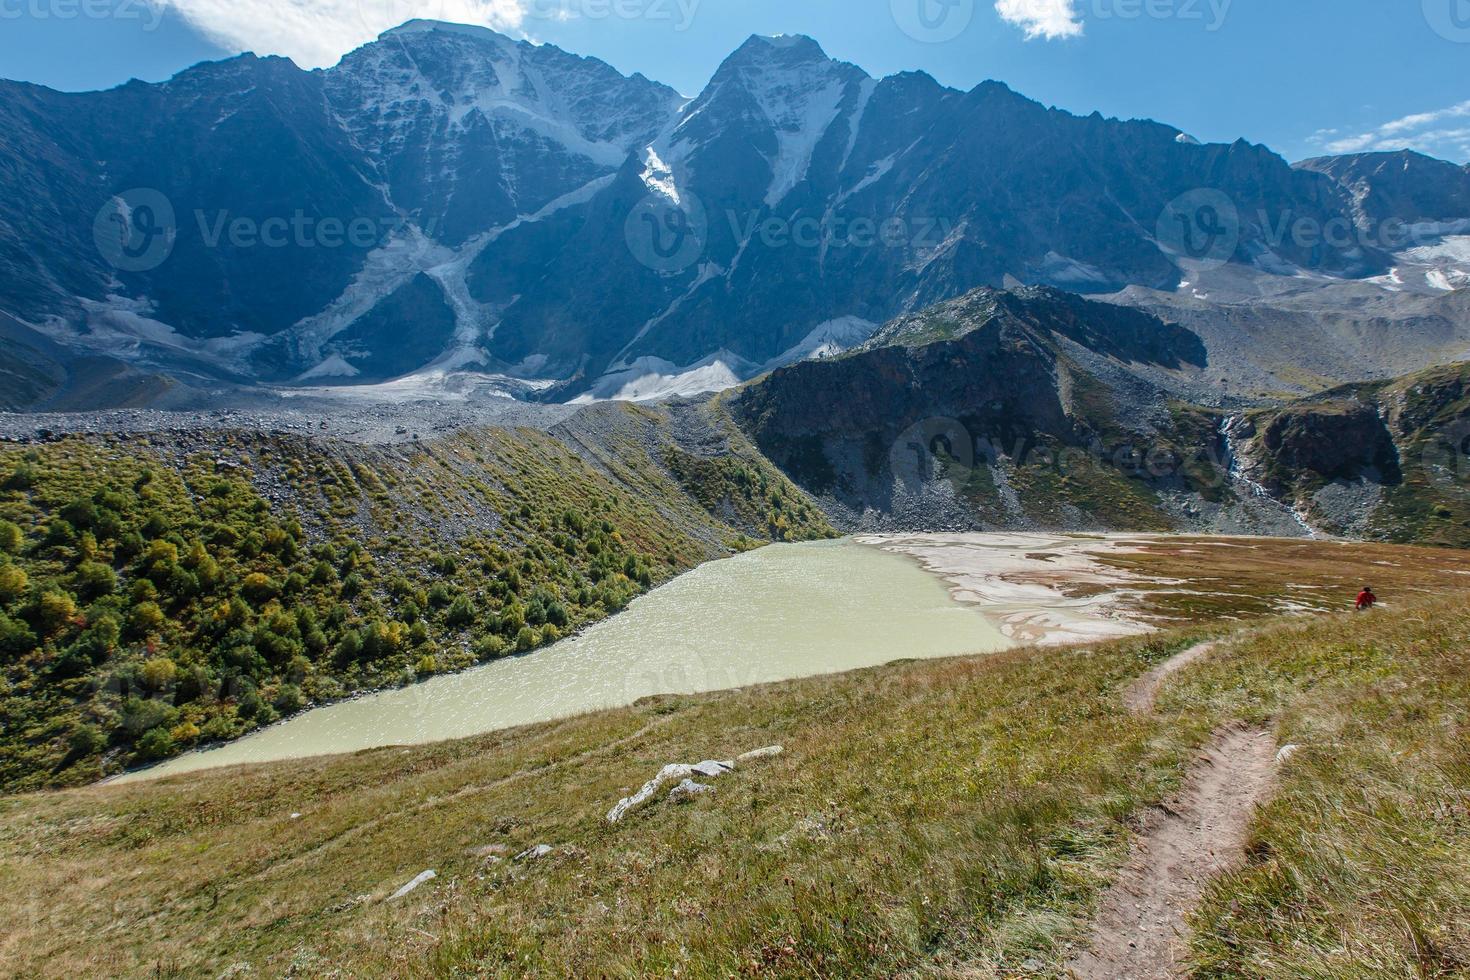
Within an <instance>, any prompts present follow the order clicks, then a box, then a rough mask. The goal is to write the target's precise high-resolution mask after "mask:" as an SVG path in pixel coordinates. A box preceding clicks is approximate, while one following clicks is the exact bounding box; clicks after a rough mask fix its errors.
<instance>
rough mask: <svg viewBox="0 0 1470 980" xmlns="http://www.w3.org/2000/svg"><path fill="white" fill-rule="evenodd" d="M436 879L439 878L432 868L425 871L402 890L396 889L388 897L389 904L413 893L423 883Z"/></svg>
mask: <svg viewBox="0 0 1470 980" xmlns="http://www.w3.org/2000/svg"><path fill="white" fill-rule="evenodd" d="M437 877H439V872H437V871H435V870H433V869H432V868H430V869H429V870H428V871H425V872H423V873H421V874H420V875H419V876H418V877H417V878H415V879H414V880H413V881H410V882H409V883H408V884H406V885H404V886H403V887H402V888H400V889H398V890H397V891H396V892H394V893H393V894H392V895H389V896H388V901H390V902H392V901H396V900H398V899H400V898H402V897H403V896H405V895H407V894H408V893H409V892H411V891H413V890H414V889H415V888H417V887H418V886H419V885H422V884H423V883H424V882H426V881H433V880H434V879H435V878H437Z"/></svg>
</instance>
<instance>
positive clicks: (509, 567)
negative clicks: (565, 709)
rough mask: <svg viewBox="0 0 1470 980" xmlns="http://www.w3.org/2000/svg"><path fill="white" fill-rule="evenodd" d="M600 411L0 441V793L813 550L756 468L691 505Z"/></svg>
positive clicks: (500, 651) (806, 511) (541, 639)
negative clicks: (479, 422)
mask: <svg viewBox="0 0 1470 980" xmlns="http://www.w3.org/2000/svg"><path fill="white" fill-rule="evenodd" d="M608 411H609V413H610V414H611V415H612V416H613V417H612V418H611V420H610V422H609V425H610V434H609V435H607V436H606V437H605V438H604V439H603V441H602V442H601V443H600V444H598V443H591V442H587V441H585V440H584V441H581V442H577V443H575V444H574V445H568V444H567V443H566V442H564V441H563V439H562V438H559V437H558V436H557V435H552V434H547V433H544V432H538V431H532V430H521V431H515V432H509V431H504V430H487V431H482V432H466V433H461V434H457V435H455V436H453V437H452V438H448V439H444V440H441V441H435V442H427V443H413V444H409V445H403V446H394V447H367V446H360V445H352V444H347V443H339V442H331V441H326V440H306V439H300V438H292V437H286V436H264V435H258V434H249V435H247V434H243V433H209V434H198V433H193V434H189V433H182V434H170V435H166V436H159V435H154V436H138V437H105V438H104V437H98V438H80V437H75V438H65V439H62V440H60V441H57V442H51V443H47V444H43V445H36V446H29V447H22V446H3V447H0V666H3V675H0V717H3V718H4V722H5V724H4V735H3V738H0V789H10V790H16V789H22V790H23V789H28V788H37V787H42V786H54V785H70V784H76V783H81V782H85V781H88V780H92V779H95V778H97V777H98V776H100V775H102V774H104V773H107V772H114V771H117V770H118V769H120V768H121V767H123V766H126V765H129V764H133V763H138V762H146V761H150V760H154V759H162V758H166V757H168V756H170V755H174V754H176V753H178V752H179V751H182V750H184V749H187V748H190V747H192V746H195V745H198V744H201V743H204V742H210V741H220V740H227V739H231V738H235V737H237V736H239V735H241V734H244V733H245V732H248V731H250V730H252V729H254V728H256V727H258V726H260V725H264V724H268V723H270V722H272V721H274V720H276V719H277V718H278V717H279V716H281V715H285V714H290V713H291V712H294V711H297V710H299V709H301V708H302V707H304V706H306V705H309V704H312V703H317V702H323V701H329V700H332V699H336V698H340V697H343V696H345V695H347V694H350V693H352V692H355V691H361V690H366V689H371V688H377V687H382V686H385V685H396V684H405V683H410V682H412V681H414V680H417V679H420V678H423V677H426V676H428V675H432V674H435V673H440V672H444V671H452V670H458V669H462V668H464V667H467V666H470V665H471V664H474V663H476V662H478V661H483V660H485V659H488V658H492V657H498V656H502V655H505V654H508V653H512V652H516V651H525V650H529V649H532V648H535V647H539V646H543V645H545V644H548V643H551V642H554V641H555V640H556V639H558V638H559V637H561V636H564V635H566V634H568V633H569V632H572V631H574V630H576V629H578V628H579V627H581V626H583V625H585V624H587V623H589V622H591V621H593V620H596V619H599V618H601V617H604V616H606V615H608V614H610V613H613V612H616V611H617V610H619V609H621V608H622V607H623V606H624V605H625V604H626V603H627V602H628V600H629V599H630V598H631V597H633V596H635V595H637V594H638V593H640V592H642V591H644V590H646V589H648V588H649V587H651V586H652V585H654V584H656V583H658V582H661V581H663V580H665V579H667V578H669V577H671V576H673V575H674V574H676V573H678V572H680V571H683V570H686V569H688V568H690V567H692V566H693V565H695V564H697V563H699V562H701V561H704V560H707V559H708V558H711V557H714V556H716V555H718V554H723V553H725V552H726V551H727V550H728V549H729V548H730V547H744V546H748V545H751V544H754V543H756V542H757V541H759V540H762V539H765V538H766V537H767V536H768V535H769V534H772V533H774V532H779V533H780V535H781V536H783V537H788V538H801V537H809V536H820V535H824V534H827V533H830V531H829V529H828V528H827V527H826V524H825V522H824V521H823V520H822V519H821V517H820V516H819V515H818V514H816V513H815V512H814V511H812V510H811V508H810V507H809V506H808V505H807V504H806V503H805V502H804V498H803V497H802V495H801V494H800V492H799V491H797V490H795V489H794V488H793V487H791V486H790V484H788V483H787V482H786V481H785V480H784V479H783V478H782V477H780V475H779V474H776V473H775V472H774V471H773V470H771V469H770V468H769V466H768V465H766V464H764V463H763V461H761V460H759V459H758V458H754V459H751V460H749V461H741V460H739V459H735V460H732V461H731V465H735V466H738V467H740V469H741V471H742V472H744V473H748V474H750V476H749V478H748V479H750V480H752V481H754V485H758V486H761V487H762V488H764V491H763V493H762V495H761V496H760V497H759V498H758V499H750V500H744V501H742V506H741V507H740V508H738V509H737V510H734V511H732V512H730V513H728V514H726V513H723V512H720V511H718V510H716V509H713V508H712V509H711V510H706V508H705V506H704V505H703V504H701V502H700V501H699V500H697V499H695V498H694V497H692V496H690V495H689V493H688V492H687V488H688V487H689V485H690V484H691V480H693V481H694V482H696V483H697V478H698V475H697V474H696V475H694V476H693V477H691V476H690V475H689V474H686V473H685V472H684V471H683V469H682V468H677V469H676V471H675V472H677V473H678V476H677V477H676V476H675V474H674V472H671V471H670V468H669V467H668V466H667V465H666V464H665V463H664V461H663V460H662V458H661V457H662V455H663V453H662V452H661V451H658V450H655V451H653V452H650V451H649V450H648V448H647V446H650V445H652V446H657V445H659V428H658V420H657V419H648V418H643V417H637V418H626V419H624V418H618V417H617V416H619V415H623V414H629V413H634V412H635V410H633V409H617V408H614V409H609V410H608ZM619 423H627V424H629V425H632V426H634V427H635V429H634V431H636V432H639V433H640V434H641V437H642V439H643V441H639V440H637V439H633V438H631V436H628V434H627V432H625V431H624V429H623V428H619V427H618V424H619ZM642 430H648V431H642ZM681 481H682V482H681ZM710 502H711V503H717V502H718V501H716V500H714V499H713V498H711V501H710Z"/></svg>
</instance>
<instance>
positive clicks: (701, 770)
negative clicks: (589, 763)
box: [607, 745, 782, 823]
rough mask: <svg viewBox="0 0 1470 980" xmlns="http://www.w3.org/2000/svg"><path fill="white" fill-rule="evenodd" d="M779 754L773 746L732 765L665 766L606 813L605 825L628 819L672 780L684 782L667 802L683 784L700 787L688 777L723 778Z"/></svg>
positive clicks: (743, 756)
mask: <svg viewBox="0 0 1470 980" xmlns="http://www.w3.org/2000/svg"><path fill="white" fill-rule="evenodd" d="M781 752H782V748H781V746H779V745H772V746H769V747H767V748H764V749H756V750H755V751H753V752H746V753H745V754H744V755H741V756H738V757H737V758H736V759H735V760H734V761H733V762H715V761H706V762H700V763H698V764H696V765H692V766H690V765H684V764H681V763H674V764H672V765H667V766H664V767H663V768H662V769H660V770H659V771H658V775H657V776H654V777H653V778H652V779H650V780H649V781H648V782H646V783H644V784H643V788H642V789H640V790H639V791H638V792H636V793H634V794H633V795H632V796H626V797H624V798H623V799H621V800H619V801H618V803H617V806H615V807H613V808H612V809H611V810H609V811H608V812H607V822H608V823H617V822H618V821H619V820H621V819H623V818H624V817H625V816H627V815H628V813H629V811H631V810H634V809H636V808H637V807H640V806H642V805H643V804H644V803H647V802H648V801H649V800H651V799H653V797H654V796H655V795H656V794H657V793H658V791H659V790H661V789H662V788H663V787H664V786H666V785H668V784H669V783H672V782H674V781H675V780H683V783H680V784H679V785H678V786H677V787H675V790H674V792H673V793H670V794H669V797H670V799H672V798H674V795H675V793H678V792H679V790H681V789H683V788H684V783H687V784H689V785H690V786H701V785H702V784H700V783H696V782H694V781H693V780H692V779H690V778H689V777H691V776H703V777H704V778H705V779H715V778H717V777H719V776H723V775H724V774H725V773H727V772H732V771H734V769H735V767H736V766H737V765H741V764H744V763H748V762H754V761H757V760H759V759H769V758H770V757H772V756H776V755H780V754H781ZM713 788H714V787H712V786H705V787H704V788H702V789H700V790H697V791H696V792H697V793H703V792H708V791H709V790H711V789H713ZM680 795H681V797H685V798H687V796H688V795H694V794H680Z"/></svg>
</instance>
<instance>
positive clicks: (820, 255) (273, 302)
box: [0, 21, 1470, 407]
mask: <svg viewBox="0 0 1470 980" xmlns="http://www.w3.org/2000/svg"><path fill="white" fill-rule="evenodd" d="M0 150H3V153H0V159H3V163H0V312H3V313H6V314H9V316H10V317H12V318H13V320H7V321H6V324H7V326H6V330H5V331H0V351H3V352H8V353H9V354H10V356H11V357H12V358H15V359H18V360H19V361H23V362H24V370H21V369H19V368H18V369H17V372H18V373H20V374H24V375H25V377H26V378H27V379H28V381H27V383H28V384H29V385H31V386H32V387H33V388H34V389H35V392H36V393H35V395H34V397H29V396H27V397H22V396H19V395H12V396H11V397H10V402H11V404H12V407H27V406H33V405H45V404H48V399H50V400H51V403H53V404H59V403H57V402H55V401H54V400H55V399H56V398H60V397H61V395H59V394H57V393H58V392H62V391H67V392H73V393H75V391H77V390H84V391H86V392H90V393H91V394H90V395H89V396H88V398H90V399H91V401H92V402H96V403H113V402H116V401H118V400H119V399H120V398H122V397H123V395H122V394H119V391H120V390H121V391H123V392H126V393H127V395H126V397H128V398H131V399H134V400H138V399H141V400H145V401H146V400H148V399H153V398H156V397H157V395H156V391H157V390H163V391H173V392H175V393H177V392H179V391H180V390H183V389H186V388H190V386H193V387H194V388H199V389H203V390H207V389H210V388H211V386H215V387H217V386H219V385H222V384H227V385H235V386H241V387H246V388H248V387H251V386H257V385H260V384H270V385H277V386H301V385H308V386H327V385H348V386H358V385H366V384H373V383H377V382H383V381H387V380H390V379H400V378H404V377H405V376H407V377H409V378H411V379H419V382H421V383H422V384H423V385H424V390H425V391H430V392H431V391H432V385H433V383H435V381H436V379H443V378H444V377H446V376H450V375H455V374H458V373H462V372H466V371H469V372H478V373H481V374H485V375H490V376H492V377H493V379H494V383H495V384H496V385H497V386H499V387H500V388H501V389H503V390H505V391H507V392H510V393H513V394H517V395H520V396H523V397H538V398H548V399H559V400H570V399H575V398H608V397H634V398H637V397H649V396H654V395H658V394H662V393H667V392H681V391H682V392H695V391H701V390H711V389H717V388H722V387H728V386H730V385H732V384H735V383H737V382H739V381H741V380H744V379H747V378H750V377H753V376H755V375H758V374H760V373H762V372H764V371H767V370H771V369H773V368H776V367H780V366H782V365H786V364H791V363H794V362H797V361H801V360H803V359H807V358H811V357H822V356H829V355H831V354H834V353H837V352H840V351H842V350H845V349H848V348H850V347H852V346H854V345H857V344H860V343H862V342H863V341H864V340H866V339H867V338H868V337H869V335H870V334H871V333H872V332H873V330H875V329H876V325H877V324H879V323H883V322H886V321H888V320H889V319H891V318H893V317H896V316H901V315H903V314H906V313H911V312H916V311H919V310H921V309H924V308H926V307H928V306H930V305H932V304H934V303H937V302H941V301H945V300H948V299H951V298H953V297H956V296H959V295H962V294H964V293H966V292H967V291H969V290H971V289H974V288H976V287H1016V286H1021V285H1045V286H1054V287H1059V288H1063V289H1067V290H1071V291H1074V292H1083V293H1088V294H1095V295H1111V298H1112V299H1113V300H1114V301H1116V302H1123V303H1129V304H1133V305H1138V306H1141V307H1144V308H1146V309H1148V310H1150V311H1151V312H1154V313H1157V314H1159V315H1162V316H1163V317H1164V318H1165V319H1166V320H1174V321H1177V322H1180V323H1183V324H1184V325H1186V326H1188V327H1189V328H1190V329H1191V330H1195V332H1196V333H1198V334H1199V335H1200V336H1201V337H1203V338H1204V342H1205V346H1206V351H1205V358H1204V359H1203V361H1202V363H1200V364H1199V365H1196V369H1197V370H1196V374H1197V375H1198V377H1199V380H1200V382H1201V383H1202V384H1219V383H1220V382H1221V381H1222V379H1223V378H1224V377H1226V376H1233V377H1236V378H1237V379H1240V387H1241V388H1242V389H1243V390H1245V391H1254V392H1257V393H1259V392H1270V391H1308V390H1313V389H1315V388H1320V387H1322V386H1324V385H1325V384H1326V383H1330V382H1333V381H1340V380H1352V379H1358V378H1365V377H1377V376H1384V375H1387V374H1390V373H1403V372H1406V371H1409V370H1413V369H1416V368H1419V367H1423V366H1426V365H1428V364H1432V363H1435V362H1437V361H1442V360H1448V359H1453V358H1455V357H1458V356H1463V354H1464V353H1466V352H1467V351H1470V323H1467V322H1466V319H1465V317H1464V311H1465V305H1466V304H1465V302H1464V298H1463V295H1462V294H1459V293H1457V290H1460V289H1461V287H1463V286H1465V285H1466V284H1467V283H1470V168H1465V167H1460V166H1456V165H1454V164H1450V163H1446V162H1443V161H1438V160H1433V159H1430V158H1428V157H1423V156H1419V155H1417V154H1411V153H1396V154H1373V155H1360V156H1351V157H1336V158H1325V159H1320V160H1311V161H1306V162H1304V163H1302V164H1300V165H1297V166H1295V167H1294V166H1291V165H1289V164H1288V163H1287V162H1286V161H1285V160H1283V159H1281V158H1280V157H1279V156H1277V155H1275V154H1274V153H1272V152H1271V151H1270V150H1268V149H1266V148H1265V147H1262V146H1258V145H1252V144H1249V143H1246V142H1244V141H1241V142H1236V143H1233V144H1229V145H1223V144H1214V145H1201V144H1199V143H1198V142H1196V141H1195V140H1193V139H1192V138H1190V137H1189V136H1188V135H1186V134H1184V133H1182V132H1180V131H1179V130H1178V129H1175V128H1173V127H1170V126H1166V125H1162V124H1159V123H1155V122H1149V121H1120V120H1115V119H1105V118H1103V117H1101V116H1100V115H1097V114H1094V115H1092V116H1087V117H1078V116H1074V115H1071V114H1069V113H1066V112H1062V111H1060V110H1056V109H1048V108H1046V107H1044V106H1042V105H1040V104H1038V103H1036V102H1033V101H1031V100H1029V99H1026V98H1024V97H1022V96H1020V95H1018V94H1016V93H1015V92H1012V91H1011V90H1010V89H1008V88H1007V87H1006V86H1004V85H1002V84H999V83H995V82H987V83H984V84H982V85H980V86H978V87H977V88H975V89H974V90H972V91H970V92H960V91H955V90H953V89H948V88H945V87H943V86H941V85H939V84H938V83H937V82H935V81H934V80H933V79H932V78H930V77H929V76H927V75H924V74H922V73H904V74H900V75H895V76H892V77H888V78H884V79H874V78H871V77H870V76H868V75H867V74H866V73H865V72H863V71H862V70H861V69H859V68H858V67H856V66H854V65H851V64H846V63H843V62H840V61H835V60H833V59H830V58H828V57H827V56H826V55H825V54H824V53H823V51H822V49H821V48H820V47H819V46H818V45H817V43H816V42H815V41H812V40H811V39H809V38H805V37H777V38H762V37H754V38H751V39H750V40H749V41H747V42H746V43H745V44H744V45H742V46H741V47H740V49H739V50H737V51H736V52H735V53H734V54H732V55H731V56H730V57H729V58H728V59H727V60H726V61H725V63H724V64H723V65H721V67H720V68H719V70H718V71H717V72H716V73H715V75H714V77H713V78H712V79H711V81H710V83H709V85H708V86H707V87H706V88H705V90H704V91H703V92H701V93H699V95H698V96H697V97H696V98H694V99H692V100H691V99H686V98H683V97H681V96H680V95H679V94H678V93H676V92H674V91H673V90H672V89H670V88H668V87H667V86H663V85H660V84H658V83H656V82H652V81H649V80H648V79H646V78H643V77H642V76H640V75H633V76H631V77H627V76H624V75H621V74H620V73H618V72H617V71H615V70H614V69H613V68H611V67H610V66H608V65H606V64H604V63H602V62H600V61H597V60H595V59H588V58H580V57H577V56H574V55H570V54H567V53H565V52H563V51H561V50H559V49H557V48H555V47H552V46H537V45H532V44H529V43H527V42H524V41H519V42H518V41H513V40H511V39H509V38H506V37H504V36H501V35H499V34H496V33H493V32H491V31H488V30H483V29H479V28H469V27H460V26H455V25H447V24H439V23H433V22H421V21H420V22H412V23H409V24H406V25H404V26H403V27H401V28H398V29H396V30H394V31H390V32H388V33H387V34H384V35H383V36H382V37H381V38H380V39H379V40H378V41H376V42H374V43H372V44H369V45H367V46H365V47H363V48H361V49H359V50H358V51H355V52H353V53H351V54H349V55H348V56H347V57H346V58H344V59H343V60H342V62H341V63H340V64H339V65H337V66H336V67H334V68H331V69H328V70H324V71H312V72H307V71H302V70H300V69H298V68H297V67H296V66H295V65H294V64H292V63H291V62H289V61H287V60H284V59H280V58H265V59H261V58H257V57H254V56H252V55H243V56H241V57H238V58H234V59H231V60H229V61H224V62H219V63H212V64H204V65H200V66H197V67H195V68H192V69H190V70H188V71H186V72H183V73H182V74H180V75H179V76H177V77H176V78H174V79H172V80H171V81H169V82H166V83H162V84H157V85H153V84H145V83H142V82H132V83H129V84H127V85H124V86H122V87H120V88H117V89H114V90H111V91H108V92H99V93H86V94H63V93H59V92H55V91H51V90H49V89H45V88H40V87H37V86H33V85H26V84H20V83H12V82H5V83H0ZM1305 293H1311V294H1312V295H1313V296H1314V297H1316V298H1315V299H1314V300H1313V301H1311V302H1306V301H1304V300H1303V299H1302V297H1303V295H1304V294H1305ZM1200 324H1204V326H1200ZM1243 324H1248V329H1247V328H1246V327H1245V326H1242V325H1243ZM1293 330H1294V331H1302V330H1306V331H1309V332H1310V333H1311V336H1312V337H1313V338H1314V342H1315V343H1316V344H1317V345H1318V346H1325V347H1328V348H1336V349H1339V350H1343V351H1346V352H1347V353H1346V355H1345V356H1344V358H1343V360H1344V361H1345V363H1344V364H1342V365H1338V364H1336V363H1329V365H1328V366H1327V367H1326V368H1324V369H1322V370H1313V356H1314V355H1313V351H1311V350H1310V349H1303V347H1302V345H1301V344H1299V343H1296V344H1294V343H1292V342H1290V341H1289V340H1284V339H1283V335H1284V334H1285V333H1286V332H1287V331H1293ZM1241 331H1245V332H1244V333H1242V332H1241ZM1299 335H1300V334H1298V336H1299ZM1251 337H1254V340H1252V339H1250V338H1251ZM1257 341H1260V342H1262V343H1263V344H1264V349H1272V345H1275V346H1276V347H1284V348H1287V349H1288V353H1287V354H1286V356H1285V358H1284V359H1283V358H1280V357H1275V356H1272V357H1270V358H1267V359H1265V360H1264V361H1261V360H1260V359H1257V360H1254V361H1253V360H1252V349H1253V348H1252V345H1253V344H1255V343H1256V342H1257ZM1380 351H1381V356H1380V354H1379V353H1377V352H1380ZM1327 360H1328V361H1329V362H1330V361H1331V358H1327ZM99 365H101V367H99ZM99 371H100V372H101V374H102V376H104V378H105V379H106V383H99V382H98V381H97V380H96V376H97V374H98V372H99ZM136 372H142V373H143V375H149V374H150V373H151V374H152V375H159V374H163V375H168V376H169V379H170V380H169V381H167V382H166V383H161V384H158V385H152V384H149V383H145V382H144V381H143V380H137V379H133V380H127V381H126V383H124V384H121V385H120V384H119V382H118V381H117V380H116V379H118V378H123V379H125V380H126V379H130V378H131V377H132V374H133V373H136ZM1212 372H1213V373H1212ZM68 379H69V380H68ZM415 383H418V382H415ZM48 385H49V387H48ZM27 390H30V389H27ZM68 397H72V396H68ZM86 400H87V399H82V401H80V402H78V401H76V399H75V398H73V400H72V402H64V400H63V403H65V404H84V403H85V402H86Z"/></svg>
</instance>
